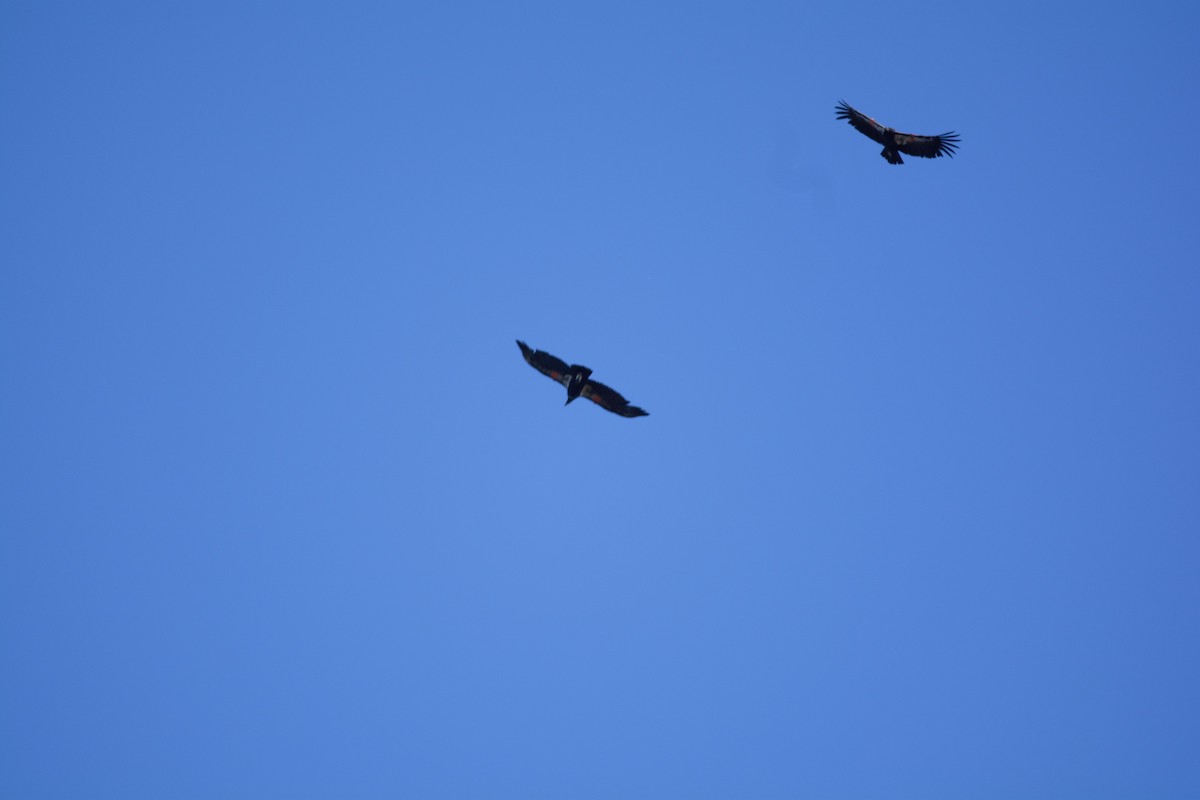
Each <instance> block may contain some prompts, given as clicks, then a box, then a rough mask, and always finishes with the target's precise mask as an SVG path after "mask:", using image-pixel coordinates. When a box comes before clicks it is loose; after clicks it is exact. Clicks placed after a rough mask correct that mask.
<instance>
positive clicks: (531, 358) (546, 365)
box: [517, 339, 571, 383]
mask: <svg viewBox="0 0 1200 800" xmlns="http://www.w3.org/2000/svg"><path fill="white" fill-rule="evenodd" d="M517 345H518V346H519V347H520V348H521V355H523V356H524V357H525V360H526V361H528V362H529V366H531V367H533V368H534V369H536V370H537V371H538V372H540V373H542V374H543V375H545V376H546V377H547V378H549V379H550V380H552V381H554V382H555V383H563V377H564V376H566V375H568V374H570V372H571V368H570V367H568V366H567V362H565V361H563V360H561V359H558V358H555V357H554V356H552V355H550V354H549V353H547V352H545V351H544V350H534V349H533V348H532V347H530V346H529V345H527V344H525V343H524V342H522V341H521V340H520V339H517Z"/></svg>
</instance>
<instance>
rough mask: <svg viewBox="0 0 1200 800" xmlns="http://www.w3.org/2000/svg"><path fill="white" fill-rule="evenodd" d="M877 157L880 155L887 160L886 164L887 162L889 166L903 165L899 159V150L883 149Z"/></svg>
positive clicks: (902, 160) (902, 161)
mask: <svg viewBox="0 0 1200 800" xmlns="http://www.w3.org/2000/svg"><path fill="white" fill-rule="evenodd" d="M879 155H881V156H883V157H884V158H886V159H887V162H888V163H889V164H903V163H904V159H902V158H901V157H900V151H899V150H893V149H891V148H890V147H885V148H883V150H882V151H880V153H879Z"/></svg>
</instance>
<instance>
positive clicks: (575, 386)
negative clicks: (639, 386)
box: [517, 339, 649, 417]
mask: <svg viewBox="0 0 1200 800" xmlns="http://www.w3.org/2000/svg"><path fill="white" fill-rule="evenodd" d="M517 345H518V346H519V347H520V348H521V355H523V356H524V357H525V360H526V361H528V362H529V366H531V367H533V368H534V369H536V370H537V371H538V372H540V373H542V374H543V375H546V376H548V377H549V378H550V379H551V380H553V381H555V382H556V383H561V384H562V385H563V386H565V387H567V405H570V403H571V401H572V400H574V399H575V398H576V397H585V398H587V399H588V400H591V401H592V402H593V403H595V404H596V405H598V406H600V407H601V408H603V409H605V410H607V411H611V412H613V413H614V414H620V415H621V416H622V417H646V416H649V414H648V413H647V412H645V411H643V410H642V409H640V408H638V407H637V406H631V405H629V401H628V400H626V399H625V398H624V397H621V395H620V393H618V392H617V390H616V389H612V388H609V387H608V386H605V385H604V384H603V383H601V382H600V381H594V380H592V379H591V374H592V371H591V370H590V369H588V368H587V367H581V366H580V365H578V364H571V365H570V366H568V365H567V364H566V362H564V361H561V360H559V359H557V358H555V357H554V356H552V355H550V354H549V353H547V352H545V351H543V350H534V349H533V348H532V347H530V346H529V345H527V344H525V343H524V342H522V341H521V340H520V339H517Z"/></svg>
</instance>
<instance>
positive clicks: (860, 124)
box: [837, 100, 884, 144]
mask: <svg viewBox="0 0 1200 800" xmlns="http://www.w3.org/2000/svg"><path fill="white" fill-rule="evenodd" d="M837 118H838V119H844V120H846V121H847V122H849V123H850V124H851V125H853V126H854V129H855V130H856V131H858V132H859V133H861V134H863V135H864V136H869V137H870V138H872V139H874V140H875V141H877V142H879V143H880V144H883V143H884V142H883V126H882V125H880V124H879V123H878V122H876V121H875V120H873V119H871V118H870V117H868V116H867V115H866V114H864V113H862V112H861V111H855V110H854V109H853V108H851V107H850V106H849V105H847V103H846V101H845V100H843V101H841V102H840V103H838V104H837Z"/></svg>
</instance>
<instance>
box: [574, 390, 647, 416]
mask: <svg viewBox="0 0 1200 800" xmlns="http://www.w3.org/2000/svg"><path fill="white" fill-rule="evenodd" d="M580 396H581V397H586V398H587V399H588V400H591V401H592V402H593V403H595V404H596V405H598V406H600V407H601V408H603V409H605V410H606V411H611V412H613V413H614V414H620V415H621V416H622V417H648V416H650V414H649V413H648V412H646V411H643V410H642V409H640V408H638V407H637V406H631V405H629V401H628V400H626V399H625V398H624V397H622V396H621V393H620V392H618V391H617V390H616V389H613V388H611V387H609V386H605V385H604V384H603V383H600V382H599V381H588V382H587V383H586V384H584V387H583V393H582V394H581V395H580Z"/></svg>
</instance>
